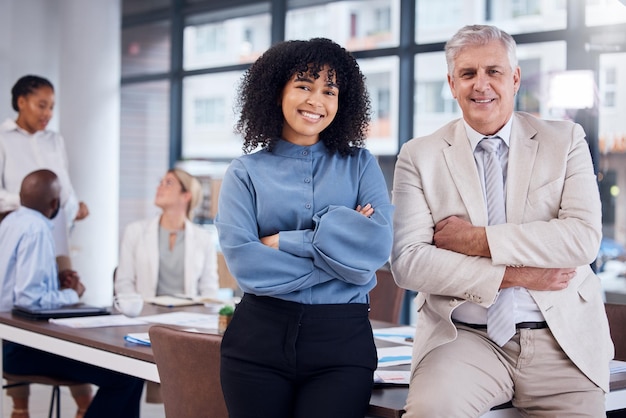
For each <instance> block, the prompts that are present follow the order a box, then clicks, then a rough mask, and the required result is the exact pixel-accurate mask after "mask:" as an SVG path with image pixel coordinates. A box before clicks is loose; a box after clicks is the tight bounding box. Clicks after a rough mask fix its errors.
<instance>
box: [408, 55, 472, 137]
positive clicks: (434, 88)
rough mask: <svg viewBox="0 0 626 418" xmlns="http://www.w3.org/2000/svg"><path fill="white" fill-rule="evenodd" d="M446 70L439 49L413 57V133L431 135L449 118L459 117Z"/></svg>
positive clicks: (448, 120) (458, 110) (444, 60)
mask: <svg viewBox="0 0 626 418" xmlns="http://www.w3.org/2000/svg"><path fill="white" fill-rule="evenodd" d="M447 73H448V69H447V67H446V58H445V56H444V53H443V52H430V53H425V54H419V55H417V56H416V58H415V96H414V101H415V102H414V103H415V117H414V120H413V132H414V136H424V135H428V134H431V133H433V132H434V131H436V130H437V129H439V128H440V127H441V126H443V125H444V124H446V123H448V122H450V121H451V120H452V119H456V118H459V117H461V110H460V108H459V106H458V104H457V102H456V100H454V98H453V97H452V93H450V88H449V87H448V81H447V76H446V74H447Z"/></svg>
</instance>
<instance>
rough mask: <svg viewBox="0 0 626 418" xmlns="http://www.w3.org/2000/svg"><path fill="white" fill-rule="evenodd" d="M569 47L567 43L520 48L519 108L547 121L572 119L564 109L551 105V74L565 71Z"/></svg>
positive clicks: (532, 45) (521, 46)
mask: <svg viewBox="0 0 626 418" xmlns="http://www.w3.org/2000/svg"><path fill="white" fill-rule="evenodd" d="M566 49H567V45H566V43H565V42H564V41H558V42H543V43H534V44H524V45H518V46H517V59H518V61H519V66H520V68H521V69H522V82H521V85H520V89H519V91H518V92H517V96H516V97H515V100H516V109H517V110H521V111H524V112H528V113H532V114H534V115H536V116H538V117H541V118H546V119H569V115H567V114H563V112H562V109H552V108H550V107H549V106H548V103H549V101H550V97H549V94H548V92H549V87H550V85H549V80H550V75H551V74H553V73H558V72H561V71H563V70H565V66H566V64H567V50H566Z"/></svg>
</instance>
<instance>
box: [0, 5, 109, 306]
mask: <svg viewBox="0 0 626 418" xmlns="http://www.w3.org/2000/svg"><path fill="white" fill-rule="evenodd" d="M120 15H121V13H120V2H119V0H89V1H84V0H0V119H2V120H4V119H5V118H7V117H11V118H14V117H15V112H14V111H13V110H12V109H11V105H10V100H11V96H10V89H11V87H12V85H13V83H14V82H15V81H16V80H17V79H18V78H19V77H20V76H22V75H24V74H27V73H32V74H38V75H42V76H44V77H46V78H49V79H50V81H51V82H52V83H53V84H54V85H55V93H56V108H55V116H54V118H53V120H52V121H51V123H50V128H51V129H54V130H58V131H60V132H61V133H62V134H63V136H64V137H65V141H66V146H67V149H68V156H69V164H70V176H71V178H72V182H73V185H74V188H75V189H76V192H77V194H78V197H79V199H80V200H83V201H85V202H86V203H87V205H88V206H89V208H90V212H91V214H90V216H89V217H88V218H87V219H86V220H84V221H81V222H77V223H76V226H75V227H74V230H73V231H72V237H71V248H72V260H73V263H74V268H75V270H77V271H78V273H79V274H80V275H81V277H82V279H83V281H84V282H85V286H86V287H87V292H86V293H85V295H84V300H85V301H86V302H88V303H93V304H98V305H108V304H110V302H111V295H112V273H113V269H114V267H115V266H116V265H117V258H118V199H119V197H118V195H119V193H118V190H119V80H120V40H119V38H120V25H121V22H120Z"/></svg>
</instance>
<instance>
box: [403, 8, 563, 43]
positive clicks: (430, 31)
mask: <svg viewBox="0 0 626 418" xmlns="http://www.w3.org/2000/svg"><path fill="white" fill-rule="evenodd" d="M415 13H416V26H415V28H416V34H415V39H416V42H418V43H422V44H423V43H431V42H445V41H447V40H448V39H449V38H450V37H451V36H452V35H454V33H455V32H456V31H457V30H459V29H460V28H461V27H462V26H464V25H470V24H496V25H497V26H498V27H499V28H501V29H503V30H505V31H507V32H508V33H510V34H519V33H529V32H537V31H538V30H541V31H548V30H556V29H565V27H566V25H567V9H566V0H511V1H488V0H417V2H416V7H415Z"/></svg>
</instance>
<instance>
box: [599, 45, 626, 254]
mask: <svg viewBox="0 0 626 418" xmlns="http://www.w3.org/2000/svg"><path fill="white" fill-rule="evenodd" d="M625 62H626V53H625V52H621V53H616V54H601V55H600V67H599V74H598V95H599V102H600V103H599V107H598V109H599V110H598V114H599V118H598V138H599V148H600V167H599V169H600V173H599V179H600V194H601V196H602V223H603V227H604V228H603V233H604V236H605V238H607V239H610V240H615V241H616V242H617V243H619V244H621V245H626V120H625V119H624V115H625V114H626V66H625V65H624V63H625ZM615 255H617V254H615ZM622 257H623V256H622ZM606 258H607V259H610V258H614V257H613V255H611V254H607V257H606ZM604 261H606V260H604Z"/></svg>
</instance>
